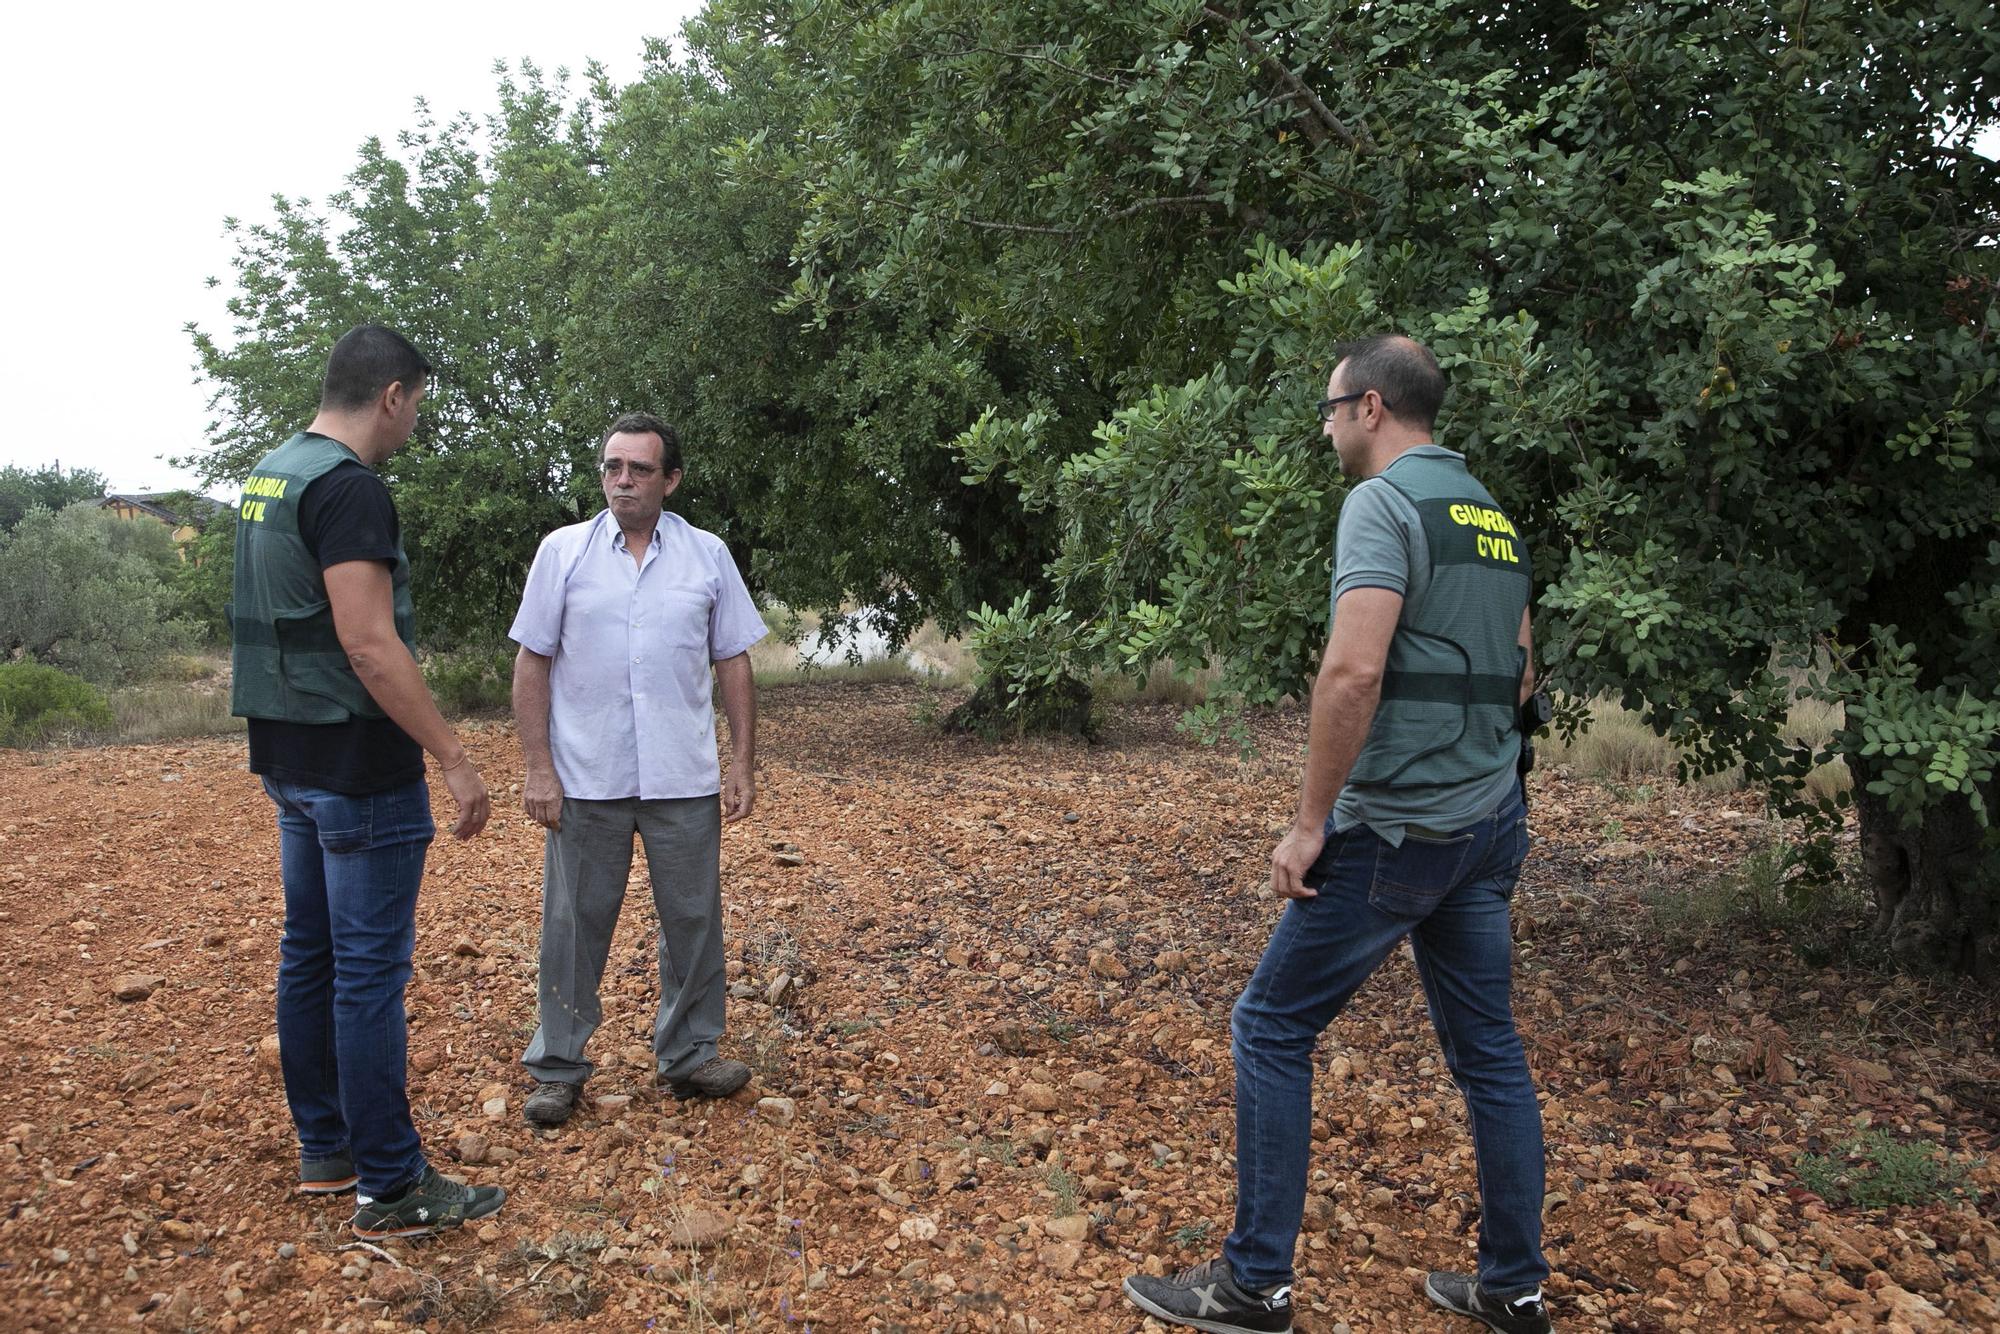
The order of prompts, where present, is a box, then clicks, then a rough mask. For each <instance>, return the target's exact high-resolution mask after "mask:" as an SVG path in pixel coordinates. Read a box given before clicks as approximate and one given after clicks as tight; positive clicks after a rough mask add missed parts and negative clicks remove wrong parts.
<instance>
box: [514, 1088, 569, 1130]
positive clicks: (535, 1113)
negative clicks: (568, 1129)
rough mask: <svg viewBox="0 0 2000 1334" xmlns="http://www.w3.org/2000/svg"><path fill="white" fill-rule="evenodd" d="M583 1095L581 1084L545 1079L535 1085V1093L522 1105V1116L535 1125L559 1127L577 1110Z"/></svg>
mask: <svg viewBox="0 0 2000 1334" xmlns="http://www.w3.org/2000/svg"><path fill="white" fill-rule="evenodd" d="M582 1093H583V1085H581V1084H566V1083H563V1082H562V1081H560V1080H554V1079H545V1080H543V1081H542V1082H541V1083H539V1084H537V1085H535V1091H534V1092H533V1093H530V1094H529V1095H528V1100H527V1101H526V1102H524V1103H522V1104H521V1115H522V1116H524V1117H526V1118H527V1119H528V1121H529V1122H530V1123H532V1124H534V1125H538V1126H559V1125H561V1124H562V1123H563V1122H565V1121H567V1120H569V1114H570V1113H571V1112H573V1111H575V1110H576V1100H577V1098H578V1097H579V1096H581V1095H582Z"/></svg>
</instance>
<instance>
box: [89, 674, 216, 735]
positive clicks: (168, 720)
mask: <svg viewBox="0 0 2000 1334" xmlns="http://www.w3.org/2000/svg"><path fill="white" fill-rule="evenodd" d="M111 712H112V713H113V714H115V715H116V716H117V719H118V723H117V732H116V739H117V740H119V741H124V742H144V741H172V740H177V739H179V738H181V737H196V736H217V735H220V734H222V733H225V732H240V731H242V730H243V720H242V719H241V718H232V717H230V715H229V696H228V695H227V694H225V693H224V692H222V691H219V690H201V689H195V688H190V687H189V686H186V685H178V684H174V683H172V682H165V683H161V682H155V683H153V684H150V685H139V686H127V687H125V688H124V689H122V690H116V691H113V692H112V694H111Z"/></svg>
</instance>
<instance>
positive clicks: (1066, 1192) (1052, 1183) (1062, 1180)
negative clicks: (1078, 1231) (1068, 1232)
mask: <svg viewBox="0 0 2000 1334" xmlns="http://www.w3.org/2000/svg"><path fill="white" fill-rule="evenodd" d="M1042 1183H1043V1184H1044V1185H1046V1186H1047V1187H1048V1188H1049V1189H1050V1190H1051V1191H1054V1192H1055V1197H1056V1207H1055V1210H1054V1215H1055V1217H1057V1218H1067V1217H1068V1216H1069V1215H1071V1214H1074V1213H1081V1212H1082V1211H1083V1210H1082V1201H1083V1184H1082V1183H1081V1182H1079V1181H1078V1180H1077V1179H1076V1173H1074V1172H1072V1171H1070V1170H1069V1169H1068V1168H1067V1167H1064V1166H1063V1165H1062V1164H1061V1163H1050V1164H1049V1166H1048V1170H1047V1171H1046V1172H1044V1173H1043V1174H1042Z"/></svg>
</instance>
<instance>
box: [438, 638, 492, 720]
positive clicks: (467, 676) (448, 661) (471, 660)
mask: <svg viewBox="0 0 2000 1334" xmlns="http://www.w3.org/2000/svg"><path fill="white" fill-rule="evenodd" d="M424 681H425V683H426V684H427V685H429V686H430V688H431V697H432V698H433V699H435V700H436V701H437V706H438V708H439V709H441V710H442V711H444V712H445V713H488V712H492V711H494V710H496V709H505V708H507V707H508V706H509V705H510V704H511V702H512V699H513V691H514V646H513V645H512V644H504V645H492V644H486V645H479V646H476V647H470V648H455V649H450V650H447V651H445V652H442V653H433V654H430V655H428V656H427V657H426V658H425V659H424Z"/></svg>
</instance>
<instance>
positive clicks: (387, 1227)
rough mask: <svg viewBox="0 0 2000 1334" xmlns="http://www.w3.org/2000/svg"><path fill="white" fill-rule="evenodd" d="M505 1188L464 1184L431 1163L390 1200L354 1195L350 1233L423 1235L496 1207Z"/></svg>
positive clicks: (376, 1237) (374, 1238)
mask: <svg viewBox="0 0 2000 1334" xmlns="http://www.w3.org/2000/svg"><path fill="white" fill-rule="evenodd" d="M506 1202H507V1192H506V1191H505V1190H503V1189H501V1188H500V1187H499V1186H468V1185H466V1184H465V1183H464V1182H463V1181H454V1180H452V1179H451V1178H450V1177H448V1176H445V1175H444V1174H443V1173H442V1172H439V1171H438V1170H437V1169H436V1168H435V1167H428V1166H427V1167H425V1168H424V1174H423V1175H422V1176H420V1177H418V1178H417V1180H416V1184H414V1185H412V1186H411V1187H410V1188H409V1189H407V1190H405V1191H404V1192H403V1193H402V1194H401V1195H398V1196H397V1197H396V1198H394V1199H392V1200H377V1199H371V1198H370V1197H368V1196H366V1195H357V1196H355V1197H354V1203H355V1204H356V1205H357V1206H358V1207H357V1208H356V1209H355V1210H354V1218H353V1219H352V1226H353V1228H354V1235H355V1236H357V1237H363V1238H365V1239H367V1240H369V1241H379V1240H380V1239H381V1238H383V1237H425V1236H429V1235H430V1234H431V1233H433V1232H442V1231H444V1230H445V1229H446V1228H450V1227H457V1226H458V1225H459V1224H461V1223H465V1222H469V1221H471V1220H472V1219H475V1218H484V1217H486V1215H488V1214H490V1213H496V1212H498V1211H499V1208H500V1206H501V1205H503V1204H505V1203H506Z"/></svg>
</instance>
